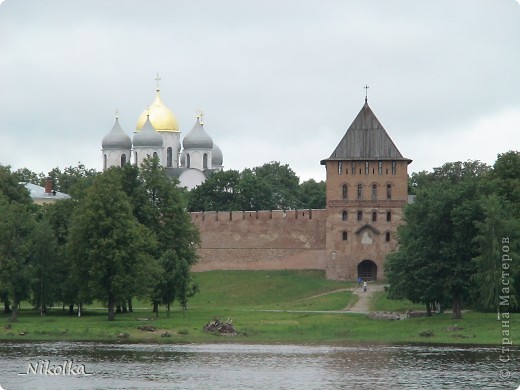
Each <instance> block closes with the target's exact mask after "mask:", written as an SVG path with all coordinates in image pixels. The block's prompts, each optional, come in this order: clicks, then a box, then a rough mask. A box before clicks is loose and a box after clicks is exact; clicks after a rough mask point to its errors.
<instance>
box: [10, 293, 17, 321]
mask: <svg viewBox="0 0 520 390" xmlns="http://www.w3.org/2000/svg"><path fill="white" fill-rule="evenodd" d="M17 319H18V300H17V299H16V297H14V299H13V311H12V312H11V321H12V322H15V321H16V320H17Z"/></svg>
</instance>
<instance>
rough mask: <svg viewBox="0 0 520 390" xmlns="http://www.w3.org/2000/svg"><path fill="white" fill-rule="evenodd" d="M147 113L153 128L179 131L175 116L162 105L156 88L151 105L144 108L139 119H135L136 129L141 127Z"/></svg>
mask: <svg viewBox="0 0 520 390" xmlns="http://www.w3.org/2000/svg"><path fill="white" fill-rule="evenodd" d="M147 115H150V122H151V123H152V126H153V127H154V128H155V130H157V131H171V132H176V133H178V132H179V124H178V123H177V118H175V115H173V112H172V111H171V110H170V109H169V108H168V107H166V106H165V105H164V103H163V101H162V100H161V96H160V95H159V89H157V94H156V95H155V100H154V102H153V103H152V105H151V106H150V107H149V108H148V109H146V110H144V111H143V113H142V114H141V116H140V117H139V120H138V121H137V128H136V130H137V131H139V130H141V129H142V128H143V126H144V124H145V122H146V116H147Z"/></svg>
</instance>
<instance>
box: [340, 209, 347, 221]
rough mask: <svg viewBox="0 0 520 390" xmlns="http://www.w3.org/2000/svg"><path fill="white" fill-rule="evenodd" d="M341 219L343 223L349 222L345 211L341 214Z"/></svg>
mask: <svg viewBox="0 0 520 390" xmlns="http://www.w3.org/2000/svg"><path fill="white" fill-rule="evenodd" d="M341 219H342V220H343V221H347V220H348V213H347V212H346V211H343V213H341Z"/></svg>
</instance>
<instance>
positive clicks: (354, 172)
mask: <svg viewBox="0 0 520 390" xmlns="http://www.w3.org/2000/svg"><path fill="white" fill-rule="evenodd" d="M352 174H353V175H355V174H356V162H355V161H352Z"/></svg>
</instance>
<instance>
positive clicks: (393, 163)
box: [392, 161, 397, 175]
mask: <svg viewBox="0 0 520 390" xmlns="http://www.w3.org/2000/svg"><path fill="white" fill-rule="evenodd" d="M396 171H397V168H396V165H395V161H392V175H395V173H396Z"/></svg>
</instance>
